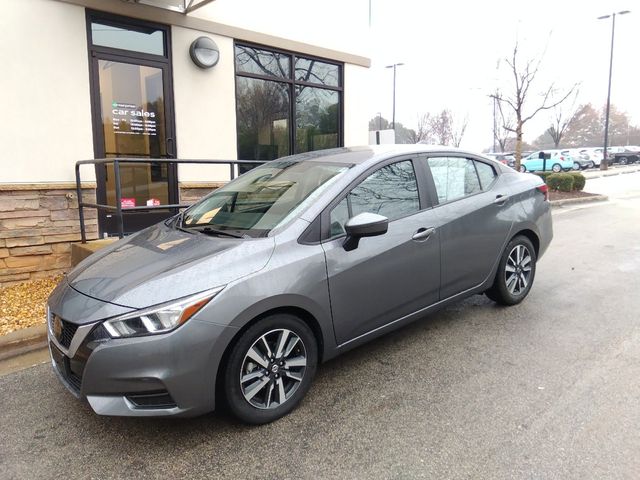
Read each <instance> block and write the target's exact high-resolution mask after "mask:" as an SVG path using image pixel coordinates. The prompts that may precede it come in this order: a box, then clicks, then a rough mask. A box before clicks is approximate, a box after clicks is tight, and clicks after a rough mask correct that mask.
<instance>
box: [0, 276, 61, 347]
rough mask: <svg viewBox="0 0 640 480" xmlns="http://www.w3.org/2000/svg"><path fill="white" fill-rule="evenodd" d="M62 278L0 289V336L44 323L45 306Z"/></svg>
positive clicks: (43, 279)
mask: <svg viewBox="0 0 640 480" xmlns="http://www.w3.org/2000/svg"><path fill="white" fill-rule="evenodd" d="M61 278H62V277H61V276H60V275H58V276H56V277H49V278H42V279H39V280H30V281H28V282H23V283H18V284H16V285H10V286H8V287H0V335H6V334H7V333H11V332H13V331H15V330H20V329H21V328H27V327H31V326H34V325H39V324H42V323H44V322H45V305H46V302H47V298H48V297H49V294H50V293H51V291H52V290H53V289H54V288H55V286H56V285H57V284H58V282H59V281H60V279H61Z"/></svg>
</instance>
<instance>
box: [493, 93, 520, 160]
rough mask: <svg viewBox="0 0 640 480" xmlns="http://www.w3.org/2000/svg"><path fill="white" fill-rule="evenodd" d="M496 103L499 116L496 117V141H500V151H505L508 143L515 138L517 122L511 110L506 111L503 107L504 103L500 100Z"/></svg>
mask: <svg viewBox="0 0 640 480" xmlns="http://www.w3.org/2000/svg"><path fill="white" fill-rule="evenodd" d="M496 103H497V104H498V116H499V117H498V118H497V119H496V123H497V125H496V130H495V132H494V133H495V137H496V142H498V146H499V147H500V151H501V152H502V153H504V151H505V150H506V148H507V144H508V143H509V141H510V140H511V139H512V138H513V132H514V131H515V126H516V122H515V120H514V118H513V114H512V113H511V112H509V111H507V112H505V111H504V110H503V109H502V104H501V103H500V102H496Z"/></svg>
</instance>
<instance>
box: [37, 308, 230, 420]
mask: <svg viewBox="0 0 640 480" xmlns="http://www.w3.org/2000/svg"><path fill="white" fill-rule="evenodd" d="M49 323H50V324H51V322H49ZM101 323H102V322H95V323H91V324H86V325H81V326H80V327H78V328H77V330H76V332H75V333H74V335H73V340H72V341H71V343H70V344H69V345H68V347H65V346H64V345H63V343H61V341H60V339H58V338H56V335H55V334H54V333H53V330H52V328H48V337H49V351H50V353H51V360H52V364H53V367H54V371H55V373H56V374H57V376H58V378H59V379H60V380H61V382H62V383H63V384H64V385H65V386H66V387H67V389H68V390H69V391H70V392H71V393H72V394H73V395H75V396H76V397H78V398H80V399H86V400H87V401H88V403H89V405H90V406H91V408H92V409H93V410H94V411H95V412H96V413H98V414H100V415H114V416H137V417H139V416H168V415H172V416H195V415H200V414H203V413H206V412H209V411H211V410H213V409H214V408H215V385H216V375H217V371H218V366H219V364H220V361H221V359H222V354H223V352H224V349H225V347H226V345H228V343H229V342H230V341H231V339H232V338H233V335H234V334H235V333H236V332H237V330H236V329H235V328H232V327H225V326H221V325H217V324H214V323H211V322H207V321H201V320H198V319H197V318H195V317H194V318H193V319H191V320H189V321H188V322H187V323H186V324H184V325H183V326H181V327H180V328H178V329H176V330H174V331H172V332H169V333H166V334H161V335H149V336H143V337H135V338H124V339H111V338H110V337H109V336H108V335H107V334H106V332H105V331H104V328H103V327H102V325H101ZM74 342H75V344H74ZM64 343H65V344H68V343H69V342H68V341H67V342H64Z"/></svg>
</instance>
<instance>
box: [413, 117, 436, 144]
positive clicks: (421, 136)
mask: <svg viewBox="0 0 640 480" xmlns="http://www.w3.org/2000/svg"><path fill="white" fill-rule="evenodd" d="M430 120H431V115H430V114H428V113H423V114H422V115H418V126H417V128H416V129H415V130H410V137H409V140H410V141H411V143H423V142H427V141H428V140H429V137H430V127H429V122H430Z"/></svg>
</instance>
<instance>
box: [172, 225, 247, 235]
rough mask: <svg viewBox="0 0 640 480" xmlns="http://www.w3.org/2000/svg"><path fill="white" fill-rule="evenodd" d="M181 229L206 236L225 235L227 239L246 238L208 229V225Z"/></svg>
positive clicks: (224, 231) (228, 232)
mask: <svg viewBox="0 0 640 480" xmlns="http://www.w3.org/2000/svg"><path fill="white" fill-rule="evenodd" d="M183 228H185V229H188V230H195V231H196V232H200V233H204V234H207V235H226V236H227V237H233V238H246V235H244V234H239V233H233V232H230V231H229V230H219V229H217V228H213V227H210V226H209V225H202V226H198V225H194V226H193V227H183Z"/></svg>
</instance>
